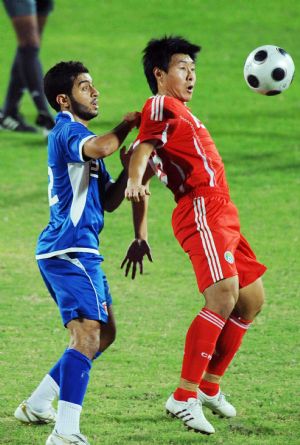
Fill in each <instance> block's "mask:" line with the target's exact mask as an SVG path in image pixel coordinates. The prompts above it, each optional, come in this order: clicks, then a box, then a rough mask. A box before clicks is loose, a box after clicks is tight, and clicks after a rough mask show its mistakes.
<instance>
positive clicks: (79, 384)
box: [59, 349, 92, 405]
mask: <svg viewBox="0 0 300 445" xmlns="http://www.w3.org/2000/svg"><path fill="white" fill-rule="evenodd" d="M91 367H92V361H91V360H90V359H89V358H88V357H86V356H85V355H83V354H81V352H78V351H76V350H75V349H67V350H66V351H65V353H64V354H63V356H62V358H61V360H60V397H59V399H60V400H64V401H66V402H70V403H75V404H76V405H82V402H83V399H84V396H85V393H86V389H87V385H88V382H89V377H90V369H91Z"/></svg>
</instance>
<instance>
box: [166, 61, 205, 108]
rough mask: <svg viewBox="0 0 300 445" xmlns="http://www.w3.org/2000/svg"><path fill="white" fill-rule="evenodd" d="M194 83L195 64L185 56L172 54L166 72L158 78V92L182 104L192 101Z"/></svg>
mask: <svg viewBox="0 0 300 445" xmlns="http://www.w3.org/2000/svg"><path fill="white" fill-rule="evenodd" d="M195 83H196V72H195V62H194V61H193V60H192V59H191V57H190V56H189V55H187V54H173V56H172V57H171V60H170V63H169V69H168V72H167V73H166V72H164V71H162V77H161V79H159V78H158V92H159V94H165V95H167V96H172V97H176V98H177V99H179V100H181V101H182V102H188V101H190V100H191V99H192V96H193V90H194V86H195Z"/></svg>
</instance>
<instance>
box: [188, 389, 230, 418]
mask: <svg viewBox="0 0 300 445" xmlns="http://www.w3.org/2000/svg"><path fill="white" fill-rule="evenodd" d="M197 398H198V400H199V401H200V403H201V404H202V406H206V407H207V408H209V409H211V410H212V412H213V413H214V414H218V415H219V416H220V417H226V418H230V417H235V416H236V409H235V407H234V406H233V405H231V403H229V402H227V400H226V397H225V395H224V394H223V393H222V392H221V391H219V392H218V394H216V395H215V396H208V395H206V394H205V393H204V392H203V391H201V390H200V389H198V390H197Z"/></svg>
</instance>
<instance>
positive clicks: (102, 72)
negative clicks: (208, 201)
mask: <svg viewBox="0 0 300 445" xmlns="http://www.w3.org/2000/svg"><path fill="white" fill-rule="evenodd" d="M299 21H300V4H299V2H298V1H296V0H288V1H287V2H285V3H282V2H279V1H272V2H271V1H270V0H261V1H258V0H254V1H252V2H250V3H248V2H245V1H242V0H233V1H231V2H221V1H218V0H211V1H210V2H200V1H196V0H187V1H186V2H180V1H178V0H174V1H171V0H166V1H164V2H160V1H158V0H150V1H149V2H147V3H146V2H145V3H144V2H137V1H136V0H128V2H126V4H125V3H124V2H121V1H116V0H113V1H111V2H98V1H96V0H87V1H86V2H84V3H82V2H67V1H66V0H61V1H57V2H56V9H55V11H54V13H53V15H52V16H51V17H50V19H49V24H48V27H47V28H46V31H45V35H44V40H43V46H42V51H41V57H42V61H43V65H44V69H45V70H46V69H48V68H49V67H50V66H52V65H53V64H54V63H56V62H58V61H60V60H70V59H80V60H82V61H83V62H84V63H85V64H86V65H87V66H88V67H89V68H90V71H91V74H92V76H93V78H94V81H95V84H96V86H97V87H98V88H99V89H100V93H101V97H100V101H101V116H100V118H99V119H97V121H95V122H93V124H92V126H91V128H92V129H93V130H94V131H96V132H104V131H106V130H108V129H110V128H112V127H113V126H114V125H115V124H116V123H117V122H118V121H119V120H120V118H121V117H122V115H123V114H124V113H125V112H127V111H129V110H134V109H140V108H141V106H142V104H143V102H144V101H145V99H146V98H147V97H148V96H149V95H150V93H149V90H148V87H147V85H146V82H145V80H144V77H143V72H142V66H141V63H140V59H141V50H142V49H143V47H144V46H145V44H146V42H147V41H148V39H149V38H151V37H156V36H161V35H163V34H164V33H167V34H170V33H173V34H181V35H184V36H186V37H187V38H189V39H190V40H192V41H195V42H196V43H199V44H201V45H202V46H203V51H202V53H201V54H200V56H199V60H198V86H197V89H196V91H195V93H194V98H193V101H192V102H191V108H192V110H193V112H194V113H195V114H196V115H197V116H199V118H200V119H202V120H203V122H204V123H205V124H206V125H207V127H208V128H209V130H210V131H211V133H212V136H213V137H214V139H215V142H216V144H217V146H218V148H219V151H220V153H221V155H222V157H223V159H224V161H225V165H226V167H227V177H228V181H229V184H230V186H231V194H232V198H233V200H234V202H235V203H236V204H237V206H238V208H239V211H240V217H241V222H242V228H243V232H244V234H245V235H246V237H247V238H248V239H249V241H250V242H251V244H252V246H253V248H254V250H255V251H256V253H257V255H258V257H259V259H260V260H261V261H263V262H264V263H265V264H266V265H267V266H268V267H269V270H268V272H267V274H266V275H265V279H264V283H265V288H266V300H267V301H266V304H265V307H264V310H263V312H262V313H261V314H260V316H259V317H258V318H257V320H256V322H255V323H254V326H253V327H252V329H251V331H250V332H249V334H247V336H246V337H245V340H244V343H243V346H242V348H241V350H240V352H239V353H238V355H237V357H236V358H235V360H234V362H233V363H232V365H231V366H230V369H229V371H228V373H227V374H226V376H225V377H224V379H223V390H224V391H225V393H227V394H229V395H230V396H231V397H230V400H231V401H232V402H233V403H234V404H235V405H236V407H237V410H238V417H237V418H236V419H233V420H230V421H226V420H221V419H218V418H215V417H213V416H212V415H211V414H210V413H207V416H208V418H209V419H210V420H211V421H212V423H213V424H214V426H215V428H216V434H215V435H214V436H211V437H207V436H201V435H198V434H194V433H191V432H186V431H185V430H184V428H183V426H182V425H181V423H180V422H179V421H172V420H170V419H168V418H167V417H165V416H164V403H165V401H166V399H167V397H168V395H169V394H170V393H171V391H172V390H173V389H174V387H175V386H176V384H177V381H178V378H179V373H180V367H181V357H182V350H183V343H184V337H185V332H186V329H187V327H188V325H189V323H190V321H191V320H192V319H193V318H194V316H195V314H196V313H197V311H198V310H199V309H200V308H201V305H202V298H201V297H200V296H199V294H198V291H197V287H196V281H195V278H194V276H193V272H192V268H191V265H190V263H189V260H188V258H187V257H185V255H184V253H183V252H182V251H181V249H180V247H179V246H178V245H177V242H176V240H175V239H174V238H173V235H172V232H171V225H170V217H171V212H172V209H173V207H174V203H173V201H172V197H171V195H170V193H169V192H168V191H167V190H166V189H164V188H163V187H162V186H161V184H159V183H158V182H157V181H155V180H154V181H153V184H152V189H151V190H152V197H151V207H150V217H149V228H150V229H149V231H150V243H151V247H152V251H153V257H154V263H153V264H147V263H146V264H145V274H144V276H143V277H138V278H137V279H136V280H135V281H134V282H132V281H131V280H130V279H125V278H124V277H123V275H122V272H121V271H120V269H119V265H120V263H121V261H122V258H123V256H124V254H125V252H126V249H127V246H128V244H129V243H130V241H131V239H132V234H133V232H132V227H131V211H130V205H129V204H128V203H124V204H123V205H122V206H121V208H120V209H118V210H117V211H116V212H115V213H114V214H109V215H107V216H106V226H105V229H104V231H103V233H102V235H101V246H102V247H101V250H102V253H103V254H104V256H105V262H104V269H105V271H106V273H107V276H108V279H109V282H110V285H111V290H112V294H113V297H114V307H115V313H116V317H117V321H118V337H117V341H116V343H115V344H114V345H113V346H112V347H111V349H110V350H109V351H108V352H107V353H106V354H104V355H103V357H102V358H101V359H100V360H99V361H98V362H97V363H96V364H95V366H94V369H93V372H92V374H91V381H90V386H89V389H88V393H87V397H86V400H85V404H84V410H83V414H82V431H83V433H84V434H86V435H87V436H88V437H89V439H90V442H91V444H93V445H115V444H120V445H127V444H132V445H144V444H145V445H152V444H155V445H156V444H157V445H158V444H159V445H186V444H196V443H210V444H226V445H227V444H230V445H239V444H243V445H244V444H246V445H282V444H285V443H289V445H295V444H299V443H300V438H299V430H300V425H299V368H298V365H299V247H298V246H299V199H298V197H299V165H300V162H299V140H300V134H299V133H300V132H299V112H300V104H299V94H300V86H299V79H298V73H297V69H298V67H299V66H300V50H299V45H298V43H297V42H298V34H299ZM0 41H1V48H2V49H1V53H0V62H1V65H0V66H1V71H0V92H1V97H3V95H4V92H5V88H6V84H7V79H8V76H9V68H10V63H11V60H12V57H13V53H14V48H15V43H14V35H13V31H12V29H11V26H10V23H9V21H8V19H7V17H6V16H5V14H4V10H3V8H2V10H1V16H0ZM263 44H275V45H279V46H281V47H283V48H284V49H286V50H287V51H288V52H289V53H290V54H291V55H292V57H293V59H294V61H295V65H296V77H295V80H294V83H293V85H292V86H291V88H290V89H289V90H288V91H287V92H285V93H284V94H283V95H280V96H275V97H263V96H260V95H257V94H255V93H253V92H251V91H250V90H249V89H248V88H247V86H246V84H245V82H244V80H243V73H242V71H243V64H244V61H245V59H246V57H247V55H248V53H249V52H250V51H251V50H253V49H254V48H256V47H257V46H260V45H263ZM22 109H23V111H24V113H25V114H26V116H27V117H28V120H29V121H32V122H33V121H34V118H35V110H34V108H33V106H32V104H31V102H30V99H29V98H28V96H26V97H25V99H24V101H23V108H22ZM128 142H130V140H128ZM0 156H1V158H0V169H1V195H0V274H1V275H0V276H1V281H0V293H1V298H0V304H1V328H0V335H1V346H2V347H1V356H0V358H1V370H0V376H1V380H0V407H1V411H0V443H1V445H2V444H3V445H4V444H7V445H40V444H44V443H45V440H46V437H47V435H48V434H49V433H50V431H51V427H50V426H46V427H32V426H24V425H21V424H19V423H18V422H17V421H15V420H14V418H13V416H12V413H13V411H14V409H15V408H16V406H17V405H18V404H19V403H20V401H22V400H23V399H24V398H25V397H27V396H28V395H29V393H30V392H31V391H32V390H33V388H34V387H35V385H36V384H37V383H38V382H39V381H40V379H41V378H42V377H43V375H44V373H45V372H47V371H48V370H49V368H50V367H51V366H52V364H53V363H54V362H55V361H56V360H57V358H58V357H59V355H60V354H61V353H62V352H63V350H64V348H65V346H66V342H67V333H66V332H65V331H64V330H63V328H62V327H61V322H60V317H59V315H58V311H57V309H56V307H55V305H54V303H53V302H52V300H51V298H50V297H49V296H48V294H47V291H46V289H45V287H44V285H43V283H42V280H41V278H40V276H39V273H38V270H37V267H36V264H35V259H34V249H35V243H36V238H37V236H38V234H39V233H40V231H41V230H42V228H43V227H44V226H45V225H46V224H47V221H48V203H47V176H46V175H47V173H46V171H47V170H46V165H47V161H46V146H45V142H44V141H43V138H42V136H41V135H24V134H23V135H21V134H20V135H18V134H13V133H9V132H0ZM107 165H108V167H109V169H110V171H111V172H112V174H114V175H116V174H117V173H118V171H119V161H118V155H117V154H115V155H114V156H112V157H111V158H109V159H108V160H107ZM297 398H298V400H297Z"/></svg>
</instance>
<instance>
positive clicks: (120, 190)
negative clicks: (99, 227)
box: [104, 170, 128, 212]
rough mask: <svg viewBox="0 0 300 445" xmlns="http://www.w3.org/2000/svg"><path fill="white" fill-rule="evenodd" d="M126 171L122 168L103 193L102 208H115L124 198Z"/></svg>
mask: <svg viewBox="0 0 300 445" xmlns="http://www.w3.org/2000/svg"><path fill="white" fill-rule="evenodd" d="M127 179H128V175H127V171H126V170H122V172H121V173H120V175H119V177H118V179H117V180H116V182H115V183H113V184H112V185H111V186H110V187H109V189H108V191H107V193H106V194H105V204H104V209H105V210H106V211H107V212H113V211H114V210H116V209H117V208H118V207H119V205H120V204H121V202H122V201H123V199H124V191H125V188H126V184H127Z"/></svg>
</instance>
